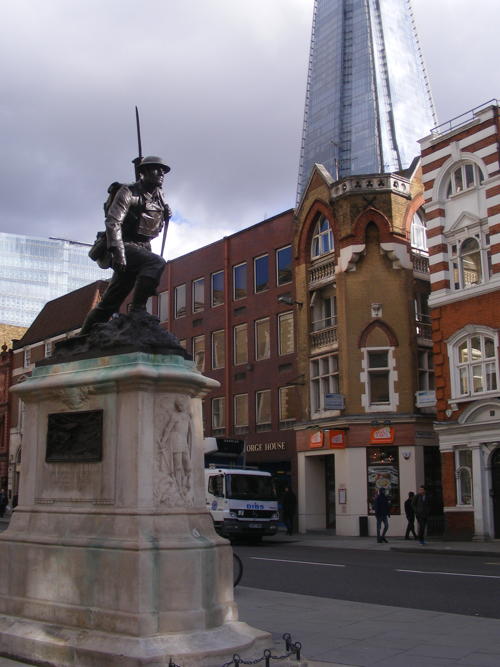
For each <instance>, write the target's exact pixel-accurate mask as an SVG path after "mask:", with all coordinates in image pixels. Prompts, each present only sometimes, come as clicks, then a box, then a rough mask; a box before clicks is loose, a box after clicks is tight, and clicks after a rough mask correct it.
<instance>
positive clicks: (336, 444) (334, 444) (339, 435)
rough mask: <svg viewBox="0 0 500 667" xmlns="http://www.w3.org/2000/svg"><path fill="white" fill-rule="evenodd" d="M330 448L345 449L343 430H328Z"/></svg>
mask: <svg viewBox="0 0 500 667" xmlns="http://www.w3.org/2000/svg"><path fill="white" fill-rule="evenodd" d="M328 444H329V447H330V449H345V431H334V430H332V431H328Z"/></svg>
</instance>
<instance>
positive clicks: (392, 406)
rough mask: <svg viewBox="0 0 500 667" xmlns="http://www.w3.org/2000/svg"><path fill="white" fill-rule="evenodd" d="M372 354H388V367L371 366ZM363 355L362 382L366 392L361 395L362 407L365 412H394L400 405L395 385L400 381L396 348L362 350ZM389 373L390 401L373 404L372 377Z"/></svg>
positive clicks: (383, 347) (384, 347)
mask: <svg viewBox="0 0 500 667" xmlns="http://www.w3.org/2000/svg"><path fill="white" fill-rule="evenodd" d="M370 352H387V366H384V367H375V366H374V367H373V368H371V367H370V366H369V353H370ZM361 353H362V355H363V356H362V362H361V366H362V370H361V374H360V380H361V382H362V384H363V385H364V388H365V391H364V394H362V395H361V405H362V406H363V407H364V409H365V412H393V411H394V410H396V408H397V406H398V405H399V394H398V393H397V392H396V391H395V383H396V382H397V380H398V372H397V370H396V359H395V355H394V347H390V346H381V347H365V348H362V350H361ZM382 371H387V373H388V389H389V400H388V401H387V402H380V403H376V402H372V400H371V395H370V393H371V391H370V375H375V374H376V373H377V372H382Z"/></svg>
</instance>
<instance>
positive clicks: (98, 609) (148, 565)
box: [0, 352, 270, 667]
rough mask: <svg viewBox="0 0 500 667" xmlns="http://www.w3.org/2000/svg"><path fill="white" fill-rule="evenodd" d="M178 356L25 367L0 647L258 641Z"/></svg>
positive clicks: (66, 650) (2, 581)
mask: <svg viewBox="0 0 500 667" xmlns="http://www.w3.org/2000/svg"><path fill="white" fill-rule="evenodd" d="M216 386H217V383H216V382H215V381H214V380H211V379H208V378H206V377H204V376H202V375H201V374H200V373H198V372H197V371H196V370H195V369H194V367H193V364H192V362H190V361H186V360H184V359H183V358H182V357H181V356H178V355H164V354H148V353H145V352H133V353H128V354H119V355H115V356H102V357H98V358H87V359H83V360H78V361H70V362H65V363H60V364H59V363H54V364H51V365H47V366H43V367H39V368H36V369H35V371H34V373H33V376H32V377H31V378H29V379H27V380H26V381H25V382H24V383H22V384H20V385H17V386H16V387H15V389H14V390H15V392H16V394H17V396H19V397H20V398H22V400H23V401H24V402H25V404H26V410H25V427H24V438H23V452H22V472H21V484H20V497H19V505H18V507H17V508H16V510H15V511H14V514H13V516H12V519H11V523H10V526H9V529H8V530H7V531H6V532H5V533H2V534H0V655H7V656H11V657H16V658H19V659H25V660H28V661H32V662H39V663H41V664H44V665H51V666H56V665H57V667H66V666H68V667H69V666H71V667H90V666H91V667H114V666H116V667H118V666H119V667H136V666H138V665H155V666H158V667H159V666H160V665H168V663H169V659H170V658H172V659H173V661H174V662H176V663H178V664H180V665H182V666H183V667H191V666H195V665H203V667H209V666H212V665H214V666H216V665H217V666H218V665H221V664H222V663H223V662H225V661H227V660H230V659H231V657H232V655H233V654H234V653H235V652H237V653H239V654H241V655H242V656H249V657H251V656H256V657H260V656H261V655H262V651H263V648H264V647H265V646H269V644H270V642H269V635H267V633H263V632H261V631H259V630H255V629H253V628H251V627H249V626H248V625H247V624H245V623H241V622H238V620H237V618H238V616H237V609H236V606H235V603H234V600H233V586H232V551H231V547H230V546H229V544H228V543H227V542H226V540H223V539H222V538H220V537H218V536H217V534H216V533H215V532H214V529H213V525H212V519H211V517H210V515H209V514H208V512H207V511H206V509H205V497H204V481H203V451H202V413H201V398H202V396H204V395H205V394H206V393H207V392H208V391H209V390H210V389H211V388H213V387H216Z"/></svg>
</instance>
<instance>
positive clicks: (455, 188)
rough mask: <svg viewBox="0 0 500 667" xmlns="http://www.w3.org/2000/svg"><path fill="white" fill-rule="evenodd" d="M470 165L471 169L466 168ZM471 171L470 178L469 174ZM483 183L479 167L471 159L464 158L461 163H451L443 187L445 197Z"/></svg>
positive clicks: (453, 195)
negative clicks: (451, 166) (451, 165)
mask: <svg viewBox="0 0 500 667" xmlns="http://www.w3.org/2000/svg"><path fill="white" fill-rule="evenodd" d="M468 167H471V169H468ZM471 171H472V180H471V179H470V175H471V173H470V172H471ZM483 183H484V174H483V170H482V169H481V167H480V166H479V165H478V164H476V163H475V162H472V161H471V160H464V161H463V162H462V163H457V164H454V165H453V168H452V169H451V170H450V172H449V174H448V178H447V183H446V187H445V190H444V191H445V193H446V194H445V196H446V199H451V198H452V197H455V196H456V195H460V194H462V193H463V192H467V191H468V190H473V189H474V188H479V187H480V186H481V185H482V184H483Z"/></svg>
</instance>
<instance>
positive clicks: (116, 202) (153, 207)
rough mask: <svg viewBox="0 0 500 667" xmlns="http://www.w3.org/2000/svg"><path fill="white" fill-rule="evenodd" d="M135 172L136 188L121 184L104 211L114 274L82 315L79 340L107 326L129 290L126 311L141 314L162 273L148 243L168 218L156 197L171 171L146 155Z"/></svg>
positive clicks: (161, 261) (159, 259) (161, 263)
mask: <svg viewBox="0 0 500 667" xmlns="http://www.w3.org/2000/svg"><path fill="white" fill-rule="evenodd" d="M138 169H139V174H140V178H139V180H138V181H137V183H132V184H130V185H122V186H121V187H120V189H119V190H118V191H117V192H116V194H115V195H114V197H113V199H112V201H111V202H110V204H109V208H108V209H107V212H106V238H107V247H108V251H109V252H110V253H111V257H112V263H111V266H112V267H113V270H114V273H113V277H112V278H111V282H110V283H109V286H108V288H107V290H106V292H105V293H104V295H103V297H102V300H101V302H100V303H99V304H98V305H97V306H96V307H95V308H94V309H93V310H91V311H90V313H89V314H88V315H87V317H86V319H85V322H84V323H83V326H82V329H81V332H80V333H81V334H82V335H84V334H88V333H89V331H90V329H91V328H92V326H93V325H94V324H97V323H99V322H107V321H108V319H109V318H110V317H111V315H113V313H116V312H118V310H119V308H120V306H121V304H122V303H123V301H124V300H125V298H126V297H127V296H128V294H129V293H130V292H131V291H132V289H134V288H135V289H134V294H133V297H132V304H131V312H132V313H133V312H136V313H141V312H145V311H146V303H147V301H148V299H149V297H150V296H153V295H154V294H155V293H156V287H157V286H158V283H159V282H160V278H161V274H162V273H163V269H164V268H165V264H166V262H165V260H164V259H163V257H160V256H159V255H156V254H155V253H153V252H151V240H152V239H154V238H156V237H157V236H158V234H159V233H160V232H161V231H162V229H163V226H164V224H165V222H166V221H167V220H168V218H169V215H170V209H169V207H168V205H167V204H166V203H165V202H164V200H163V196H162V192H161V188H162V185H163V178H164V176H165V174H166V173H167V172H169V171H170V167H169V166H168V165H166V164H165V162H164V161H163V160H162V159H161V158H159V157H156V156H149V157H145V158H144V159H143V160H142V162H141V163H140V165H139V168H138Z"/></svg>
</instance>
